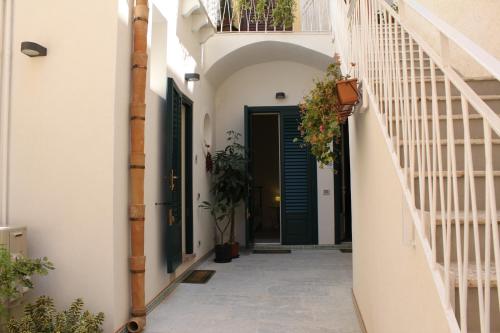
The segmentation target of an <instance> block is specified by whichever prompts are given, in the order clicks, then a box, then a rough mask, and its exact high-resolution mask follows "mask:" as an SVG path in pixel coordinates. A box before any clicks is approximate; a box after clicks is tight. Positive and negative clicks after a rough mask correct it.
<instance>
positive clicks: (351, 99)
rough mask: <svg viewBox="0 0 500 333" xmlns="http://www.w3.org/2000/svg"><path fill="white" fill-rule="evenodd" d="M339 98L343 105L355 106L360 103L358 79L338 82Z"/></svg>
mask: <svg viewBox="0 0 500 333" xmlns="http://www.w3.org/2000/svg"><path fill="white" fill-rule="evenodd" d="M337 96H338V99H339V103H340V104H341V105H354V104H356V103H358V100H359V93H358V79H349V80H342V81H338V82H337Z"/></svg>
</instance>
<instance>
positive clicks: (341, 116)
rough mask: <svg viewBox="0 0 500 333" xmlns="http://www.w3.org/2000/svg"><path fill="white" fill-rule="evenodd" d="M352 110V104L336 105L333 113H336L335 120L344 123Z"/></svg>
mask: <svg viewBox="0 0 500 333" xmlns="http://www.w3.org/2000/svg"><path fill="white" fill-rule="evenodd" d="M353 112H354V107H353V106H352V105H338V107H337V110H336V111H335V113H336V115H337V121H338V122H339V124H345V122H346V121H347V118H349V117H350V116H352V114H353Z"/></svg>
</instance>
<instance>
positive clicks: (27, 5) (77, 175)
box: [8, 0, 214, 332]
mask: <svg viewBox="0 0 500 333" xmlns="http://www.w3.org/2000/svg"><path fill="white" fill-rule="evenodd" d="M178 3H179V1H159V0H158V1H151V3H150V7H151V17H150V22H151V23H152V24H150V30H151V29H159V30H160V32H161V33H160V34H158V35H156V34H155V35H154V36H155V37H154V38H153V34H151V31H150V39H149V46H150V49H151V47H152V46H153V44H154V46H153V47H152V50H154V49H155V47H156V51H158V52H155V55H156V56H152V57H151V58H150V64H149V66H150V68H151V69H154V70H155V72H154V74H153V75H150V77H148V86H147V101H146V102H147V104H148V109H147V114H146V117H147V120H146V138H145V140H146V148H145V149H146V168H147V169H146V175H145V178H146V179H145V201H146V206H147V210H146V231H145V232H146V235H145V237H146V241H145V243H146V248H145V252H146V256H147V261H146V301H147V302H149V301H151V300H152V299H153V298H154V297H155V296H156V295H157V294H158V293H159V292H160V291H161V290H162V289H163V288H165V287H166V286H167V285H168V284H169V283H170V282H171V281H172V280H173V279H174V278H175V277H176V275H172V274H171V275H169V274H167V273H166V265H165V262H164V260H163V257H164V256H163V254H162V252H161V235H160V232H159V231H160V225H161V223H162V221H160V220H159V216H158V212H157V210H156V208H155V205H154V203H155V202H157V201H159V197H158V194H159V186H158V185H159V179H158V174H159V170H158V166H159V163H158V158H159V151H158V140H159V136H160V133H159V122H158V120H159V115H160V112H164V104H165V87H166V79H167V73H168V76H171V77H173V78H174V79H175V80H176V82H177V84H178V85H179V87H180V89H181V90H182V91H183V92H184V93H185V94H187V95H188V96H189V97H190V98H191V99H192V100H193V101H194V112H193V113H194V116H193V122H194V123H193V143H194V147H193V158H195V157H197V161H198V162H197V163H194V164H193V170H194V179H193V200H194V216H193V218H194V241H195V246H194V249H195V253H196V255H197V258H201V257H202V256H203V255H204V254H206V253H207V252H208V251H209V250H210V249H211V248H212V247H213V224H212V222H211V221H210V218H209V216H208V214H206V212H204V211H202V210H200V209H199V208H198V207H197V205H198V203H197V200H196V197H197V194H198V193H200V195H201V197H202V198H204V197H206V196H207V195H208V188H209V180H208V177H207V175H206V172H205V170H204V168H205V165H204V155H203V153H202V149H203V146H202V138H201V132H202V119H203V116H204V115H205V113H208V114H210V115H211V116H212V117H213V115H212V113H213V110H214V102H213V100H214V89H213V88H212V86H211V84H210V83H209V82H208V81H207V80H206V79H205V77H204V76H203V75H202V78H201V80H200V81H199V82H197V83H189V84H186V83H185V82H184V73H186V72H200V73H203V71H202V68H201V63H202V59H201V55H202V46H201V45H200V44H199V43H198V36H197V35H195V34H193V33H192V32H191V21H190V19H184V18H182V16H180V15H179V6H178ZM15 6H16V8H15V13H16V14H15V35H14V49H15V50H16V52H15V53H14V59H13V65H12V68H13V73H14V76H13V82H12V87H13V88H12V89H13V94H12V110H11V115H12V116H11V117H12V118H11V124H10V135H11V140H10V160H9V168H10V174H9V196H8V202H9V206H8V208H9V215H8V217H9V218H8V220H9V223H10V224H12V225H26V226H27V227H28V234H29V251H30V254H31V255H32V256H48V257H49V258H50V259H51V260H52V261H53V262H54V264H55V266H56V270H55V271H54V272H51V273H50V275H49V276H48V277H44V278H41V279H37V280H36V281H35V284H36V286H37V287H36V290H35V292H34V293H33V294H32V296H36V295H38V294H47V295H49V296H52V297H54V298H55V299H56V301H57V305H58V306H60V307H62V306H66V305H68V304H69V303H70V301H72V300H73V299H75V298H77V297H83V298H84V299H85V301H86V305H87V307H88V308H89V309H90V310H91V311H94V312H97V311H103V312H104V313H105V315H106V321H105V325H104V331H105V332H113V331H114V330H115V329H118V328H119V327H120V326H121V325H123V324H124V323H125V321H126V320H127V319H128V316H129V307H130V300H129V297H130V296H129V294H130V291H129V271H128V255H129V223H128V214H127V206H128V150H129V121H128V119H129V99H130V96H129V94H130V93H129V92H130V65H131V63H130V58H131V53H130V52H131V31H132V29H131V20H130V17H131V9H132V0H113V1H107V2H105V3H103V2H102V1H97V0H91V1H90V2H89V1H87V2H74V1H64V0H54V1H52V3H51V4H50V6H47V4H46V3H38V2H33V1H28V0H19V1H16V2H15ZM154 6H155V7H156V9H154ZM96 8H98V9H99V10H97V11H96ZM55 9H57V10H55ZM76 13H77V15H75V14H76ZM153 13H154V17H153ZM48 18H50V19H48ZM165 37H166V38H165ZM24 40H30V41H36V42H39V43H41V44H43V45H44V46H46V47H48V56H47V57H45V58H33V59H32V58H28V57H26V56H25V55H23V54H21V53H20V52H19V51H18V50H19V45H20V43H21V41H24ZM158 45H162V46H158ZM158 47H159V50H158ZM165 47H166V49H165ZM152 50H150V51H152ZM162 58H163V59H162ZM209 130H210V131H212V130H213V129H212V128H210V129H209ZM198 242H199V243H198ZM198 244H200V245H198ZM191 263H192V262H191ZM191 263H189V264H185V265H183V266H181V267H180V268H179V269H178V271H177V275H178V274H180V273H181V272H183V271H184V270H185V269H186V268H187V267H188V266H189V265H190V264H191Z"/></svg>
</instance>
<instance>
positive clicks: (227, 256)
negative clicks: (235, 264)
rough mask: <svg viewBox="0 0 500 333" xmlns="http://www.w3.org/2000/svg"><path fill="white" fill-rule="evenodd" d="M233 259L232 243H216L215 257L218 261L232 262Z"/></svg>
mask: <svg viewBox="0 0 500 333" xmlns="http://www.w3.org/2000/svg"><path fill="white" fill-rule="evenodd" d="M231 259H232V257H231V245H229V244H227V243H226V244H224V245H215V259H214V261H215V262H216V263H226V262H230V261H231Z"/></svg>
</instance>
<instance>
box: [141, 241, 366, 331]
mask: <svg viewBox="0 0 500 333" xmlns="http://www.w3.org/2000/svg"><path fill="white" fill-rule="evenodd" d="M351 262H352V257H351V254H350V253H341V252H340V251H337V250H294V251H292V253H291V254H248V255H244V254H243V255H242V256H241V257H240V258H239V259H236V260H233V262H232V263H229V264H215V263H214V262H212V261H207V262H205V263H203V264H202V265H201V267H200V268H199V269H214V270H217V272H216V273H215V275H214V276H213V277H212V279H211V280H210V281H209V282H208V283H207V284H204V285H203V284H200V285H196V284H180V285H179V287H178V288H177V289H176V290H175V291H174V292H173V293H172V294H171V295H170V296H169V297H167V299H166V300H165V301H164V302H163V303H162V304H160V305H159V306H158V307H157V308H156V309H155V310H154V311H153V312H152V313H151V314H150V315H149V316H148V325H147V330H146V331H145V332H146V333H170V332H175V333H195V332H200V333H209V332H210V333H212V332H213V333H215V332H217V333H224V332H231V333H233V332H238V333H245V332H252V333H281V332H283V333H285V332H286V333H295V332H297V333H298V332H304V333H320V332H325V333H326V332H329V333H355V332H356V333H358V332H361V330H360V328H359V325H358V321H357V318H356V314H355V312H354V307H353V304H352V297H351V286H352V282H351V281H352V264H351Z"/></svg>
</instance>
